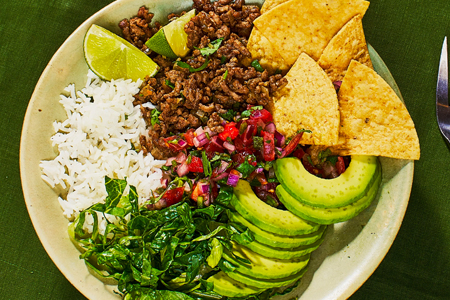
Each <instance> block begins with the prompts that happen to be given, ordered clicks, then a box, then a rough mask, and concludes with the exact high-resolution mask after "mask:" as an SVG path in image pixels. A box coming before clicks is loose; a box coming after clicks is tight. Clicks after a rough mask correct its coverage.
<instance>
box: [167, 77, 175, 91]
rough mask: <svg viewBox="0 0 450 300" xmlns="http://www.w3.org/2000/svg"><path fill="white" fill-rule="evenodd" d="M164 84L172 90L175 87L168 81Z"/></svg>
mask: <svg viewBox="0 0 450 300" xmlns="http://www.w3.org/2000/svg"><path fill="white" fill-rule="evenodd" d="M165 83H166V85H167V86H168V87H171V88H173V89H174V88H175V85H173V83H172V82H170V80H169V79H166V81H165Z"/></svg>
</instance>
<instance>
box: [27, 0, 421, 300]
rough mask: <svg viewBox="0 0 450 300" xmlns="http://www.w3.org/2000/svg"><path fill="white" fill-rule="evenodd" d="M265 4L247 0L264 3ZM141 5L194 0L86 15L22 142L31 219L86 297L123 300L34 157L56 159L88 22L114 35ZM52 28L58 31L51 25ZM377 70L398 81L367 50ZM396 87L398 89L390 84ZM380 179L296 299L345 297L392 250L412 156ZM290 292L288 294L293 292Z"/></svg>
mask: <svg viewBox="0 0 450 300" xmlns="http://www.w3.org/2000/svg"><path fill="white" fill-rule="evenodd" d="M262 2H263V1H250V2H249V1H247V3H258V4H261V3H262ZM142 5H145V6H147V7H148V8H149V10H150V11H151V12H154V13H155V18H156V19H159V20H161V21H163V22H164V20H166V16H167V15H168V14H169V13H171V12H180V11H182V10H187V9H188V8H189V7H190V6H191V1H189V0H183V1H176V0H118V1H115V2H113V3H111V4H110V5H108V6H107V7H105V8H103V9H102V10H100V11H99V12H98V13H96V14H95V15H93V16H92V17H90V18H89V19H88V20H86V21H85V22H84V23H83V24H82V25H81V26H80V27H79V28H78V29H77V30H75V32H73V34H72V35H71V36H70V37H69V38H68V39H67V40H66V41H65V42H64V44H63V45H62V46H61V48H60V49H59V50H58V51H57V52H56V53H55V55H54V56H53V58H52V59H51V61H50V63H49V64H48V66H47V68H46V69H45V70H44V72H43V73H42V76H41V78H40V80H39V82H38V84H37V85H36V88H35V91H34V93H33V96H32V98H31V100H30V103H29V106H28V109H27V112H26V116H25V120H24V124H23V132H22V139H21V147H20V171H21V179H22V187H23V193H24V197H25V201H26V205H27V208H28V212H29V215H30V218H31V220H32V222H33V225H34V228H35V230H36V232H37V234H38V236H39V238H40V240H41V242H42V245H43V246H44V248H45V250H46V251H47V253H48V254H49V256H50V257H51V259H52V260H53V262H54V263H55V265H56V266H57V267H58V268H59V269H60V271H61V272H62V273H63V274H64V276H65V277H66V278H67V279H68V280H69V281H70V282H71V283H72V284H73V285H74V286H75V287H76V288H77V289H78V290H79V291H80V292H81V293H83V294H84V295H85V296H86V297H87V298H89V299H102V300H109V299H111V300H112V299H120V297H119V296H117V295H116V294H114V293H113V292H112V291H113V290H114V288H115V286H107V285H104V284H103V283H102V282H100V281H99V280H98V279H96V278H95V277H94V276H92V275H91V274H90V273H89V272H88V270H87V268H86V267H85V265H84V262H83V260H80V259H79V258H78V256H79V252H78V251H77V250H76V249H75V247H74V246H73V245H72V243H71V242H70V240H69V237H68V234H67V225H68V221H67V220H66V219H65V218H64V217H63V215H62V210H61V208H60V206H59V203H58V201H57V193H55V191H53V190H52V189H51V188H50V187H49V186H47V185H46V184H45V183H44V181H43V180H42V179H41V177H40V175H41V170H40V168H39V162H40V161H41V160H43V159H52V158H54V157H55V156H56V153H55V152H54V149H53V148H52V145H51V143H50V137H51V135H52V134H53V127H52V122H53V121H54V120H56V119H57V120H62V119H64V118H65V113H64V110H63V109H62V107H61V106H60V104H59V103H58V101H59V95H60V94H61V93H62V92H63V89H64V88H65V87H66V86H67V85H68V84H70V83H75V84H76V86H77V87H78V88H81V87H83V86H84V84H85V81H86V74H87V71H88V67H87V65H86V63H85V61H84V57H83V49H82V44H83V43H82V42H83V37H84V34H85V33H86V31H87V30H88V28H89V26H90V25H91V24H97V25H100V26H103V27H105V28H108V29H109V30H111V31H113V32H116V33H119V28H118V26H117V24H118V22H119V21H120V20H122V19H123V18H125V17H126V18H130V17H132V16H134V15H136V13H137V11H138V9H139V7H140V6H142ZM54 30H57V29H56V28H55V29H54ZM371 55H372V59H373V61H374V66H375V68H376V70H377V71H378V72H379V73H380V74H381V75H382V76H384V77H385V79H386V80H387V81H388V82H389V83H390V84H391V85H394V86H395V82H394V81H393V79H392V76H391V75H390V73H389V71H388V70H387V68H386V66H385V65H384V63H383V62H382V60H381V59H380V58H379V57H378V55H377V54H376V52H375V51H374V50H373V49H371ZM395 87H396V86H395ZM381 162H382V167H383V181H382V186H381V188H380V191H379V194H378V197H377V199H376V200H375V201H374V203H373V204H372V205H371V206H370V207H369V208H368V209H367V210H365V211H364V212H363V213H362V214H360V215H359V216H358V217H356V218H355V219H352V220H351V221H348V222H345V223H340V224H336V225H334V226H332V227H331V230H329V231H328V233H327V236H326V239H325V241H324V243H323V245H322V246H321V247H320V248H319V249H318V250H317V251H315V252H314V253H313V255H312V259H311V262H310V267H309V271H308V272H307V273H306V275H305V276H304V278H303V279H302V282H301V284H300V285H299V286H298V288H297V289H296V290H295V291H294V293H296V295H298V297H299V299H301V300H306V299H308V300H309V299H311V300H317V299H322V300H324V299H330V300H331V299H333V300H335V299H346V298H348V297H349V296H350V295H351V294H353V293H354V292H355V291H356V290H357V289H358V288H359V287H360V286H361V285H362V284H363V283H364V281H366V280H367V278H369V276H370V275H371V274H372V273H373V271H374V270H375V269H376V268H377V266H378V265H379V263H380V262H381V261H382V259H383V258H384V256H385V255H386V253H387V251H388V250H389V248H390V246H391V245H392V242H393V241H394V238H395V236H396V235H397V232H398V230H399V228H400V225H401V222H402V220H403V216H404V213H405V210H406V207H407V203H408V200H409V195H410V191H411V185H412V178H413V170H414V164H413V162H412V161H402V160H395V159H381ZM291 295H292V294H291Z"/></svg>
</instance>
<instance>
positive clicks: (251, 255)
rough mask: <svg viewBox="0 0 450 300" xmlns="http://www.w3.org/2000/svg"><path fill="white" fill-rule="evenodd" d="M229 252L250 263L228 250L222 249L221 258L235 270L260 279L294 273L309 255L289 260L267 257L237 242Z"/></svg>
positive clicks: (303, 265)
mask: <svg viewBox="0 0 450 300" xmlns="http://www.w3.org/2000/svg"><path fill="white" fill-rule="evenodd" d="M231 252H232V254H234V255H235V256H238V257H241V258H245V259H248V260H249V261H250V264H246V263H244V262H242V261H240V260H238V259H236V257H234V255H232V254H231V253H230V252H229V251H228V250H226V251H224V253H223V258H224V259H226V260H227V261H229V262H231V263H232V264H233V265H234V266H235V267H236V271H237V272H240V273H242V274H244V275H248V276H250V277H254V278H260V279H278V278H284V277H288V276H291V275H293V274H296V273H298V272H299V271H300V270H302V269H303V268H304V267H306V265H307V264H308V262H309V256H310V255H309V254H306V255H304V256H302V257H299V258H296V259H290V260H285V259H278V258H269V257H265V256H263V255H261V254H258V253H256V252H253V251H252V250H250V249H248V248H247V247H244V246H242V245H239V244H237V243H233V248H232V250H231Z"/></svg>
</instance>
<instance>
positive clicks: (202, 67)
mask: <svg viewBox="0 0 450 300" xmlns="http://www.w3.org/2000/svg"><path fill="white" fill-rule="evenodd" d="M176 64H177V65H178V66H179V67H181V68H184V69H189V72H191V73H194V72H198V71H202V70H204V69H206V67H207V66H208V64H209V58H207V59H206V60H205V62H204V63H203V65H201V66H200V67H199V68H197V69H194V68H193V67H191V65H190V64H188V63H185V62H183V61H177V62H176Z"/></svg>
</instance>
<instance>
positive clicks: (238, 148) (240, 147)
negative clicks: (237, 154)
mask: <svg viewBox="0 0 450 300" xmlns="http://www.w3.org/2000/svg"><path fill="white" fill-rule="evenodd" d="M234 146H235V147H236V151H243V150H244V149H245V146H244V142H243V141H242V139H241V137H240V136H238V137H237V138H235V139H234Z"/></svg>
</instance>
